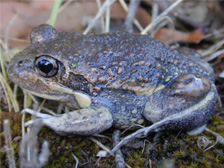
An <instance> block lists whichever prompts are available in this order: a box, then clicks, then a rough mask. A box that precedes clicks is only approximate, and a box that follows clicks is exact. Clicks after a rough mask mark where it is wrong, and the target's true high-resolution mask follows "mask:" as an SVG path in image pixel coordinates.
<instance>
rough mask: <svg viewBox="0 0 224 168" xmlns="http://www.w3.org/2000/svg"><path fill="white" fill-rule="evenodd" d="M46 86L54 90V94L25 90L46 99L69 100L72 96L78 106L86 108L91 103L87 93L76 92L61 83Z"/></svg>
mask: <svg viewBox="0 0 224 168" xmlns="http://www.w3.org/2000/svg"><path fill="white" fill-rule="evenodd" d="M48 86H49V87H50V89H51V91H52V90H55V94H54V93H53V94H52V93H40V92H35V91H32V90H27V89H25V90H26V91H27V92H29V93H31V94H33V95H36V96H38V97H42V98H46V99H50V100H58V101H68V102H71V100H72V97H74V98H75V100H76V103H75V104H77V105H75V106H78V107H80V108H86V107H89V106H90V105H91V99H90V97H89V96H88V95H86V94H84V93H81V92H77V91H73V90H72V89H70V88H67V87H65V86H63V85H60V84H57V83H50V84H48Z"/></svg>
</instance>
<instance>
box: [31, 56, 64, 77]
mask: <svg viewBox="0 0 224 168" xmlns="http://www.w3.org/2000/svg"><path fill="white" fill-rule="evenodd" d="M34 64H35V70H36V71H37V72H38V73H39V74H40V75H41V76H43V77H48V78H49V77H53V76H55V75H56V74H57V72H58V70H59V66H60V64H59V63H58V61H57V60H56V59H54V58H52V57H50V56H47V55H42V56H40V57H38V58H37V59H36V60H35V63H34Z"/></svg>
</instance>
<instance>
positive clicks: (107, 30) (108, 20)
mask: <svg viewBox="0 0 224 168" xmlns="http://www.w3.org/2000/svg"><path fill="white" fill-rule="evenodd" d="M107 1H108V3H110V1H111V0H107ZM110 7H111V6H110V5H108V6H107V9H106V29H105V32H106V33H108V32H109V31H110Z"/></svg>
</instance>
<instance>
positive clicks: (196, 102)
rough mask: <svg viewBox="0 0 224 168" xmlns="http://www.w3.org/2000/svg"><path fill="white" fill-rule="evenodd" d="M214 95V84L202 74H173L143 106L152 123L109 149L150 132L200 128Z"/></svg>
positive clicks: (204, 121) (214, 100) (207, 114)
mask: <svg viewBox="0 0 224 168" xmlns="http://www.w3.org/2000/svg"><path fill="white" fill-rule="evenodd" d="M217 95H218V94H217V91H216V87H215V85H214V84H213V83H212V82H211V81H210V80H208V79H206V78H204V77H202V76H199V75H195V74H185V75H182V76H180V77H178V78H176V79H175V80H174V81H172V82H171V83H170V84H169V85H168V86H167V87H166V88H165V89H163V90H161V91H157V92H155V93H154V94H153V95H152V96H151V98H150V100H149V102H148V103H147V104H146V106H145V111H144V112H143V115H144V116H145V118H146V119H147V120H149V121H151V122H152V123H154V124H153V125H151V126H149V127H146V128H142V129H139V130H138V131H136V132H134V133H132V134H131V135H129V136H127V137H125V138H124V139H122V140H121V142H120V143H118V144H117V145H116V146H115V147H114V149H113V150H112V151H111V153H112V154H113V153H114V152H115V151H116V150H118V149H119V148H120V147H121V146H123V145H124V144H126V143H128V142H129V141H131V140H133V139H134V138H141V137H143V136H146V135H148V134H149V133H150V132H159V131H162V130H193V129H195V128H197V127H202V128H203V125H205V124H206V123H207V121H208V120H209V119H210V117H211V115H212V112H213V108H214V106H215V103H216V100H217Z"/></svg>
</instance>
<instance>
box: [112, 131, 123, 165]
mask: <svg viewBox="0 0 224 168" xmlns="http://www.w3.org/2000/svg"><path fill="white" fill-rule="evenodd" d="M120 136H121V131H120V130H114V133H113V146H114V147H115V146H116V145H117V144H118V143H119V141H120ZM115 162H116V167H117V168H125V161H124V157H123V154H122V153H121V150H120V149H118V150H117V151H116V152H115Z"/></svg>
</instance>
